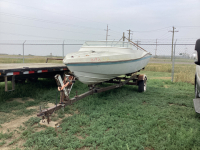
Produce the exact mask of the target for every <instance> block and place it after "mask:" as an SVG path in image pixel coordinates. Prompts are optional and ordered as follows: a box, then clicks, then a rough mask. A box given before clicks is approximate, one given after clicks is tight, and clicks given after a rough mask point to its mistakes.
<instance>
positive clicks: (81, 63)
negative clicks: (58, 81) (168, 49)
mask: <svg viewBox="0 0 200 150" xmlns="http://www.w3.org/2000/svg"><path fill="white" fill-rule="evenodd" d="M148 55H149V56H148ZM151 55H152V54H151V53H147V54H145V55H144V56H142V57H140V58H137V59H128V60H118V61H103V62H102V61H101V62H78V63H64V62H63V63H64V64H65V65H76V64H80V65H83V64H100V63H120V62H124V63H126V62H128V61H134V60H139V59H142V58H144V57H146V56H148V57H150V56H151Z"/></svg>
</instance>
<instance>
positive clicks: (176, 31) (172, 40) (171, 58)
mask: <svg viewBox="0 0 200 150" xmlns="http://www.w3.org/2000/svg"><path fill="white" fill-rule="evenodd" d="M172 28H173V31H169V32H172V52H171V61H172V57H173V45H174V32H178V31H174V30H175V29H176V28H175V27H174V26H173V27H172Z"/></svg>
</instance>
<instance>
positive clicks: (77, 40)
mask: <svg viewBox="0 0 200 150" xmlns="http://www.w3.org/2000/svg"><path fill="white" fill-rule="evenodd" d="M0 34H10V35H20V36H31V37H42V38H49V39H62V40H63V39H64V38H54V37H45V36H37V35H27V34H26V35H25V34H16V33H8V32H0ZM66 40H73V41H90V40H77V39H76V40H75V39H66Z"/></svg>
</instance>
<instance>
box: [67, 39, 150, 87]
mask: <svg viewBox="0 0 200 150" xmlns="http://www.w3.org/2000/svg"><path fill="white" fill-rule="evenodd" d="M150 57H151V54H150V53H148V52H147V51H145V50H138V49H134V48H133V46H132V45H130V43H126V42H119V41H116V42H113V41H111V42H108V41H104V42H101V41H100V42H85V44H84V45H83V46H82V47H81V48H80V50H79V51H78V52H75V53H71V54H67V55H66V57H65V58H64V59H63V63H64V64H65V65H67V67H68V68H69V70H70V71H71V72H73V74H74V75H75V76H76V78H77V79H78V80H80V81H81V82H82V83H85V84H89V85H90V84H97V83H100V82H104V81H108V80H110V79H113V78H115V77H117V76H120V75H124V74H129V73H134V72H137V71H139V70H141V69H142V68H144V67H145V66H146V65H147V63H148V62H149V59H150Z"/></svg>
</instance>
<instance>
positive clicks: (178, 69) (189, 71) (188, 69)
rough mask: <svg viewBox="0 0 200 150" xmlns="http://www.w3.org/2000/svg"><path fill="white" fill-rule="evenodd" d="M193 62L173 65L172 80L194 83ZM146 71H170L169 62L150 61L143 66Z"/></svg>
mask: <svg viewBox="0 0 200 150" xmlns="http://www.w3.org/2000/svg"><path fill="white" fill-rule="evenodd" d="M195 67H196V66H195V64H176V65H175V67H174V81H175V82H188V83H192V84H194V76H195ZM145 70H146V71H154V72H169V73H171V72H172V65H171V64H157V63H156V64H153V63H150V64H148V65H147V66H146V68H145Z"/></svg>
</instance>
